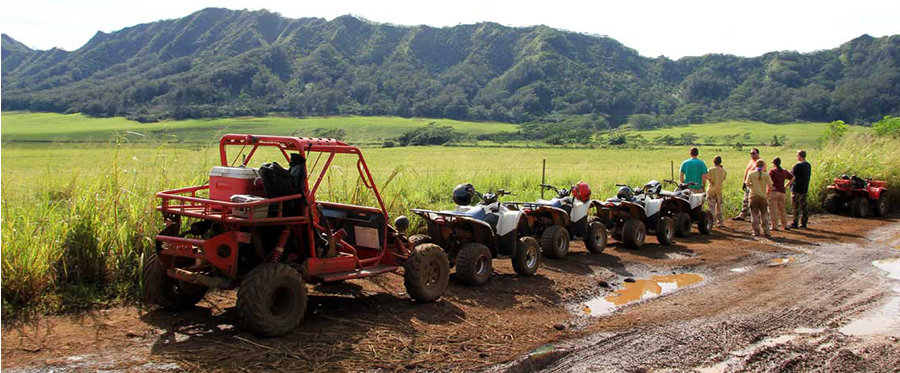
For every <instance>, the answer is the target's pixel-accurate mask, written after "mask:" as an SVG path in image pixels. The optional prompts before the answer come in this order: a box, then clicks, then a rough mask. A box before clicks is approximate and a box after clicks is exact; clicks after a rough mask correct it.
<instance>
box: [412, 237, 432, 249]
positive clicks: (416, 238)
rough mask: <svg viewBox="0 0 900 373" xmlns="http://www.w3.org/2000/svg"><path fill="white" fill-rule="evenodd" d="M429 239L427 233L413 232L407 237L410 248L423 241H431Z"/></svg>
mask: <svg viewBox="0 0 900 373" xmlns="http://www.w3.org/2000/svg"><path fill="white" fill-rule="evenodd" d="M433 242H434V241H432V240H431V236H429V235H427V234H414V235H412V236H410V237H409V247H410V250H412V249H415V248H416V246H419V245H421V244H423V243H433Z"/></svg>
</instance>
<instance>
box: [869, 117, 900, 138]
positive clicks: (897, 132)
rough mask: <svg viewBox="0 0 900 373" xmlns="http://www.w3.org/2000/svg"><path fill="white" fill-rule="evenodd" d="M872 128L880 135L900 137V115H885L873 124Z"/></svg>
mask: <svg viewBox="0 0 900 373" xmlns="http://www.w3.org/2000/svg"><path fill="white" fill-rule="evenodd" d="M872 129H873V130H875V135H877V136H880V137H894V138H897V137H900V117H892V116H890V115H888V116H885V117H884V118H883V119H881V120H879V121H878V122H876V123H875V124H873V125H872Z"/></svg>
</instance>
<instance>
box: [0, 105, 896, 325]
mask: <svg viewBox="0 0 900 373" xmlns="http://www.w3.org/2000/svg"><path fill="white" fill-rule="evenodd" d="M17 115H19V114H3V130H2V131H3V132H2V134H3V140H4V143H3V145H2V157H0V159H2V179H3V181H4V182H3V183H2V210H0V213H2V224H3V226H2V255H0V256H2V276H3V282H2V295H3V296H2V299H3V315H4V316H5V317H15V316H16V315H19V314H20V312H22V311H23V310H42V311H60V310H70V309H77V308H81V307H89V306H92V305H94V304H96V303H97V302H109V301H116V300H117V299H126V300H128V299H134V297H135V295H136V294H137V289H138V273H139V263H140V261H141V255H142V254H143V253H145V252H147V251H148V250H149V249H150V248H151V247H152V245H153V236H154V235H155V234H156V233H157V232H158V231H159V230H160V229H161V228H162V219H161V217H160V216H159V214H158V213H157V212H156V211H155V207H156V204H157V203H158V201H157V200H156V198H155V197H154V193H156V192H158V191H161V190H165V189H171V188H177V187H183V186H189V185H200V184H203V183H205V182H207V181H208V173H209V170H210V168H211V167H212V166H213V165H215V164H216V163H217V159H218V153H217V152H218V150H217V148H216V147H215V146H214V145H213V144H212V143H211V142H212V141H213V140H214V132H212V131H207V132H202V131H201V130H197V131H201V132H198V133H199V134H200V135H198V137H200V136H206V137H205V140H204V143H198V144H180V143H171V142H159V141H149V140H148V141H144V142H130V141H125V140H124V139H121V138H119V141H117V142H94V143H90V142H74V143H61V142H40V143H27V142H10V141H9V140H11V139H10V138H9V137H8V136H10V135H9V132H7V131H10V132H12V133H13V134H18V135H22V136H24V133H27V132H28V131H31V132H30V135H29V136H32V139H36V140H53V139H57V138H58V137H55V136H63V138H69V137H66V136H71V135H72V134H81V135H79V136H85V137H81V138H86V137H87V138H90V135H89V134H91V133H94V134H96V135H97V136H99V137H102V136H106V135H108V134H111V133H115V132H118V131H122V130H123V129H122V128H118V127H116V125H115V123H117V122H115V121H117V120H119V119H85V118H83V117H75V118H81V119H77V120H78V121H80V123H78V124H77V125H75V126H76V128H77V130H75V131H71V132H66V131H61V130H58V129H53V128H52V127H48V128H47V129H46V131H45V132H46V133H44V134H42V133H41V132H40V131H38V130H37V129H35V128H30V127H28V126H27V122H28V121H32V123H39V122H41V120H40V118H41V117H42V116H44V115H45V114H28V115H24V114H21V115H19V116H18V117H17ZM60 117H62V116H59V115H49V118H60ZM8 118H18V119H25V120H23V121H19V122H18V123H17V122H16V121H15V120H13V121H8ZM353 119H354V120H356V121H358V123H365V122H366V121H367V120H370V119H367V118H353ZM316 120H319V119H310V121H316ZM329 120H332V119H321V120H319V122H315V123H323V122H327V121H329ZM371 120H374V121H377V120H384V118H374V119H371ZM95 121H96V122H95ZM227 121H234V122H237V121H240V119H233V120H227ZM10 122H12V128H13V129H12V130H11V129H10V127H7V126H9V125H10ZM95 123H98V124H96V125H97V126H100V127H103V126H105V127H104V128H105V129H103V130H97V131H96V132H91V131H89V129H91V128H93V126H94V125H95ZM285 123H287V122H285ZM342 123H343V122H342ZM409 123H413V122H409ZM130 125H132V124H128V126H130ZM158 125H160V126H162V125H164V124H158ZM177 125H181V124H177ZM460 125H461V126H462V125H464V124H460ZM19 126H21V127H22V128H19ZM185 126H186V125H185ZM316 126H319V124H316ZM498 126H507V125H498ZM186 128H190V127H187V126H186ZM265 128H268V127H265ZM284 128H285V130H286V129H287V127H284ZM26 130H27V131H26ZM260 130H262V128H260ZM394 130H396V129H391V130H387V129H384V130H382V129H372V131H373V132H372V133H390V132H389V131H394ZM54 131H56V132H54ZM79 131H81V132H79ZM379 131H381V132H379ZM234 132H239V131H237V130H234ZM266 132H268V131H266ZM18 135H16V136H18ZM13 139H15V137H14V136H13ZM851 140H852V141H850V140H848V142H847V143H845V144H840V145H826V147H825V148H823V149H818V148H811V149H809V151H810V160H811V162H812V163H813V165H814V182H813V188H814V190H819V189H821V188H822V187H823V186H824V184H825V183H826V182H827V181H828V180H829V179H830V178H832V177H833V176H834V175H836V174H838V175H839V174H840V173H845V172H857V173H860V174H863V175H866V176H877V177H885V178H888V180H891V181H892V182H897V181H898V180H900V155H898V153H897V152H896V151H895V150H896V148H897V146H898V145H900V144H898V142H897V141H898V140H882V139H873V138H871V136H868V137H860V136H858V135H857V136H854V137H853V138H852V139H851ZM761 151H762V156H763V158H764V159H765V160H767V161H769V160H771V159H772V158H773V157H775V156H780V157H782V159H784V160H785V163H786V164H788V165H790V164H793V159H794V158H793V154H794V152H795V151H796V148H794V147H777V148H773V147H762V148H761ZM746 153H747V150H746V149H744V150H737V149H735V148H733V147H729V146H702V147H701V158H702V159H705V160H707V161H708V162H709V161H710V160H711V159H712V157H713V155H715V154H719V155H721V156H722V157H723V158H724V159H725V166H726V168H727V169H728V170H729V172H730V174H729V178H728V180H727V182H726V191H727V192H726V204H727V206H728V213H729V214H733V213H734V212H736V210H737V209H738V208H739V204H740V202H739V200H740V196H741V192H740V177H739V176H738V175H741V168H742V167H743V166H744V165H745V164H746V163H745V161H746V159H747V154H746ZM363 154H364V155H365V157H366V160H367V161H368V164H369V166H370V168H371V170H372V171H373V175H374V177H375V180H376V183H377V184H378V186H379V188H380V190H381V192H382V193H383V196H384V200H385V203H386V205H387V207H388V210H389V213H390V214H391V215H392V216H397V215H399V214H407V215H408V214H409V212H408V211H409V209H410V208H416V207H418V208H431V209H451V208H453V206H452V203H451V198H450V191H451V189H452V188H453V186H455V185H456V184H459V183H463V182H472V183H473V184H474V185H475V186H476V188H477V189H478V190H480V191H482V192H484V191H488V190H496V189H499V188H504V189H507V190H511V191H513V192H514V193H515V195H514V196H510V197H507V198H508V200H534V199H536V198H538V197H539V196H540V190H539V189H538V187H537V185H538V183H540V181H541V173H542V170H541V164H542V160H544V159H546V160H547V170H546V173H547V182H549V183H551V184H556V185H563V186H565V185H571V184H573V183H575V182H578V181H586V182H588V183H589V184H590V185H591V187H592V189H593V191H594V198H596V199H605V198H608V197H611V196H612V195H613V194H614V193H615V189H616V188H615V183H629V184H633V185H639V184H643V183H645V182H647V181H648V180H650V179H657V180H661V179H664V178H668V177H670V172H671V171H670V165H671V164H674V165H675V167H676V170H677V167H678V165H679V164H680V162H681V161H682V160H683V159H685V158H687V147H644V148H638V149H633V148H629V149H609V148H605V149H562V148H540V149H524V148H477V147H401V148H380V147H376V148H364V150H363ZM258 156H262V157H261V158H254V161H253V162H251V163H250V164H251V165H252V166H259V164H260V163H262V162H263V161H265V160H277V159H278V158H277V157H280V154H279V155H277V157H276V156H275V155H274V154H272V153H259V154H258ZM310 162H311V163H314V162H315V160H314V159H312V158H311V159H310ZM329 174H330V175H331V177H330V178H328V179H326V180H325V181H324V182H323V185H322V187H321V189H320V192H319V193H318V198H319V199H322V200H330V201H335V202H345V203H356V204H372V203H373V199H372V198H371V197H370V195H369V194H366V193H359V191H360V190H362V189H361V186H360V184H359V183H358V182H357V181H356V180H357V179H356V167H355V164H354V163H353V161H352V160H351V159H348V158H345V159H339V160H338V161H337V162H336V163H335V164H334V165H333V166H332V167H331V169H330V173H329ZM421 224H422V223H421V222H420V221H419V220H418V219H417V218H413V230H415V229H418V228H420V227H421Z"/></svg>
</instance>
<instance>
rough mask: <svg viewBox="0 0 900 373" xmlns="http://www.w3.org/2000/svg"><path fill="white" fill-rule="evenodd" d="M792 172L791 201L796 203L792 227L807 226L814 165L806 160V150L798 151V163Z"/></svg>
mask: <svg viewBox="0 0 900 373" xmlns="http://www.w3.org/2000/svg"><path fill="white" fill-rule="evenodd" d="M791 173H792V174H794V179H792V180H791V182H790V187H791V193H792V195H791V202H792V204H793V205H794V223H793V224H791V228H798V227H803V228H806V223H807V222H809V205H807V203H806V195H807V193H809V179H810V176H812V166H810V164H809V162H807V161H806V150H800V151H798V152H797V164H795V165H794V169H793V171H792V172H791Z"/></svg>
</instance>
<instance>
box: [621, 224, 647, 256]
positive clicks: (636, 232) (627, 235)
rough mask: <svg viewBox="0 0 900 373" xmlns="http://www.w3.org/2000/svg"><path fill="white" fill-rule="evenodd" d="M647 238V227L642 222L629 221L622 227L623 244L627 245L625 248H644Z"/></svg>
mask: <svg viewBox="0 0 900 373" xmlns="http://www.w3.org/2000/svg"><path fill="white" fill-rule="evenodd" d="M646 237H647V227H645V226H644V222H642V221H640V220H637V219H628V221H626V222H625V224H624V225H623V226H622V242H624V243H625V247H628V248H631V249H635V250H639V249H640V248H642V247H644V239H646Z"/></svg>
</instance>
